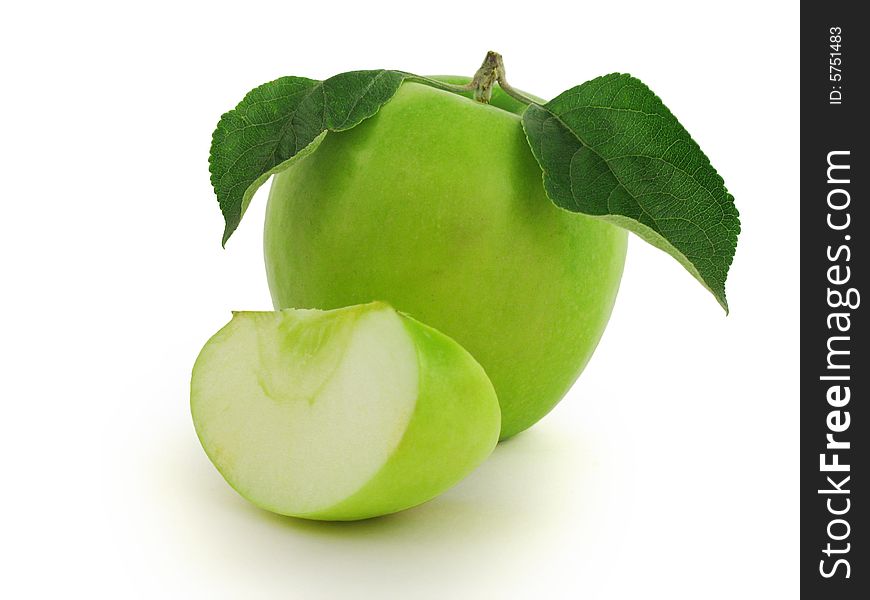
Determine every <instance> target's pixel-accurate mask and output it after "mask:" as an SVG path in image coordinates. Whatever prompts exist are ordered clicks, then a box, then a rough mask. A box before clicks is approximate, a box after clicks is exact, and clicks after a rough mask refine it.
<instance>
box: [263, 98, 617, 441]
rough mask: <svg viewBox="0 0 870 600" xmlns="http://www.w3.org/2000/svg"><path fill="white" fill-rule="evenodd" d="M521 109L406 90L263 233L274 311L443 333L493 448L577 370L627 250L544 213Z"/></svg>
mask: <svg viewBox="0 0 870 600" xmlns="http://www.w3.org/2000/svg"><path fill="white" fill-rule="evenodd" d="M499 104H501V105H502V107H500V106H498V105H499ZM518 106H519V104H518V103H516V102H515V101H513V100H511V99H510V98H505V97H504V96H502V95H495V96H494V97H493V104H492V105H484V104H480V103H477V102H474V101H472V100H470V99H468V98H465V97H462V96H459V95H456V94H453V93H450V92H445V91H441V90H438V89H434V88H432V87H428V86H425V85H420V84H416V83H404V84H403V85H402V86H401V88H400V89H399V91H398V92H397V93H396V95H395V96H394V97H393V99H392V100H390V101H389V102H388V103H387V104H386V105H384V106H383V107H382V108H381V110H380V112H379V113H378V114H376V115H375V116H374V117H372V118H370V119H368V120H366V121H364V122H362V123H361V124H360V125H358V126H357V127H355V128H353V129H351V130H349V131H344V132H340V133H330V134H328V135H327V136H326V138H325V140H324V141H323V143H322V144H321V145H320V147H319V148H318V149H317V150H316V151H315V152H314V153H312V154H311V155H309V156H307V157H305V158H303V159H301V160H300V161H298V162H297V163H296V164H294V165H292V166H291V167H290V168H289V169H287V170H286V171H284V172H282V173H280V174H278V175H277V176H276V177H275V179H274V181H273V183H272V188H271V193H270V196H269V204H268V208H267V214H266V224H265V258H266V269H267V275H268V281H269V287H270V290H271V293H272V299H273V302H274V304H275V306H276V307H277V308H284V307H294V308H322V309H332V308H337V307H341V306H349V305H354V304H360V303H365V302H370V301H373V300H383V301H386V302H389V303H390V304H392V305H393V306H395V307H396V308H397V309H398V310H401V311H403V312H406V313H408V314H409V315H411V316H413V317H414V318H416V319H419V320H420V321H422V322H423V323H426V324H427V325H430V326H432V327H434V328H436V329H438V330H439V331H441V332H443V333H445V334H446V335H448V336H450V337H451V338H453V339H455V340H456V341H457V342H459V343H460V344H461V345H462V346H463V347H464V348H465V349H466V350H468V351H469V352H470V353H471V355H472V356H474V357H475V358H476V359H477V360H478V362H480V364H481V365H482V366H483V368H484V369H485V370H486V373H487V374H488V375H489V377H490V379H491V380H492V382H493V385H494V386H495V390H496V392H497V394H498V400H499V403H500V405H501V411H502V429H501V437H502V439H503V438H506V437H509V436H511V435H513V434H515V433H517V432H520V431H522V430H524V429H526V428H527V427H529V426H531V425H532V424H534V423H535V422H536V421H538V420H539V419H540V418H541V417H543V416H544V415H545V414H546V413H547V412H549V411H550V410H551V409H552V408H553V406H555V405H556V403H557V402H558V401H559V400H560V399H561V398H562V396H563V395H564V394H565V393H566V392H567V391H568V389H569V388H570V387H571V385H572V384H573V382H574V381H575V380H576V378H577V377H578V376H579V374H580V372H581V371H582V370H583V368H584V366H585V365H586V363H587V361H588V360H589V358H590V356H591V355H592V352H593V351H594V349H595V347H596V345H597V344H598V341H599V339H600V337H601V334H602V333H603V331H604V328H605V326H606V324H607V320H608V318H609V316H610V313H611V310H612V307H613V303H614V300H615V297H616V293H617V289H618V287H619V280H620V277H621V275H622V267H623V263H624V259H625V250H626V232H625V231H624V230H622V229H619V228H617V227H614V226H612V225H610V224H607V223H604V222H603V221H600V220H596V219H594V218H590V217H586V216H583V215H579V214H574V213H569V212H567V211H564V210H562V209H560V208H557V207H556V206H554V205H553V203H552V202H551V201H550V200H549V199H548V198H547V197H546V195H545V192H544V188H543V183H542V173H541V168H540V166H538V164H537V162H536V161H535V159H534V157H533V156H532V153H531V150H530V148H529V145H528V142H527V140H526V138H525V135H524V133H523V130H522V124H521V120H520V117H519V115H518V114H516V113H515V112H512V110H515V109H516V108H517V107H518Z"/></svg>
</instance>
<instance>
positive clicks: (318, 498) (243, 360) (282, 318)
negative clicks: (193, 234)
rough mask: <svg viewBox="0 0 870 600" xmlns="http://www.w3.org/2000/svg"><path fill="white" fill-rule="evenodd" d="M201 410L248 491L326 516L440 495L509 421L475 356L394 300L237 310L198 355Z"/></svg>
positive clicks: (271, 506) (203, 428)
mask: <svg viewBox="0 0 870 600" xmlns="http://www.w3.org/2000/svg"><path fill="white" fill-rule="evenodd" d="M191 412H192V414H193V420H194V424H195V426H196V431H197V434H198V435H199V439H200V441H201V442H202V446H203V448H204V449H205V451H206V453H207V454H208V456H209V458H210V459H211V461H212V463H214V465H215V466H216V467H217V469H218V471H220V473H221V474H222V475H223V476H224V478H225V479H226V480H227V482H228V483H229V484H230V485H231V486H232V487H233V488H234V489H235V490H236V491H238V492H239V493H240V494H241V495H242V496H244V497H245V498H247V499H248V500H250V501H251V502H253V503H254V504H256V505H257V506H260V507H261V508H265V509H267V510H270V511H272V512H276V513H280V514H284V515H291V516H296V517H303V518H309V519H323V520H354V519H363V518H367V517H374V516H379V515H384V514H388V513H392V512H396V511H399V510H402V509H405V508H409V507H411V506H415V505H417V504H420V503H421V502H425V501H426V500H429V499H431V498H433V497H434V496H436V495H437V494H439V493H441V492H443V491H444V490H445V489H447V488H448V487H450V486H452V485H453V484H455V483H456V482H458V481H459V480H460V479H461V478H462V477H464V476H465V475H467V474H468V473H469V472H470V471H471V470H473V469H474V468H475V467H476V466H477V465H478V464H480V463H481V462H482V461H483V460H484V459H485V458H486V457H487V456H489V454H490V452H492V449H493V448H494V447H495V444H496V443H497V441H498V435H499V426H500V411H499V406H498V401H497V399H496V395H495V391H494V390H493V387H492V384H491V383H490V381H489V379H488V378H487V376H486V374H485V373H484V371H483V369H482V368H481V366H480V365H479V364H478V363H477V362H476V361H475V360H474V358H472V356H471V355H470V354H469V353H468V352H466V351H465V350H464V349H463V348H462V347H460V346H459V345H458V344H457V343H456V342H454V341H453V340H451V339H450V338H448V337H447V336H445V335H443V334H441V333H439V332H438V331H436V330H434V329H432V328H431V327H428V326H425V325H423V324H421V323H419V322H417V321H415V320H413V319H411V318H409V317H406V316H403V315H400V314H398V313H397V312H396V311H395V310H393V309H392V308H391V307H389V306H388V305H386V304H384V303H371V304H367V305H362V306H352V307H348V308H343V309H338V310H333V311H318V310H283V311H276V312H240V313H235V314H234V316H233V319H232V320H231V321H230V322H229V324H227V325H226V326H225V327H224V328H223V329H221V330H220V331H219V332H218V333H217V334H215V335H214V336H213V337H212V338H211V339H210V340H209V341H208V342H207V343H206V345H205V347H204V348H203V349H202V352H201V353H200V355H199V357H198V358H197V361H196V364H195V365H194V368H193V376H192V379H191Z"/></svg>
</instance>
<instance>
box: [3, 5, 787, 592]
mask: <svg viewBox="0 0 870 600" xmlns="http://www.w3.org/2000/svg"><path fill="white" fill-rule="evenodd" d="M23 6H25V3H20V4H19V7H17V8H11V9H10V8H9V7H6V8H3V9H2V15H0V50H2V53H0V56H2V57H3V58H2V64H3V67H2V71H0V72H2V78H3V87H4V88H5V91H4V92H3V95H2V96H0V106H2V115H3V125H2V129H0V153H2V156H0V159H2V161H0V165H2V170H0V173H2V179H0V181H2V220H0V225H2V232H0V261H2V263H0V264H2V282H3V283H2V288H3V291H2V295H0V304H2V313H0V314H2V330H0V352H2V379H0V402H2V413H0V456H2V479H0V486H2V495H0V503H2V510H0V544H2V550H3V553H4V556H3V557H2V563H3V568H2V570H3V572H4V575H3V576H2V578H0V596H3V597H5V598H29V597H34V598H40V597H42V598H59V597H65V598H69V597H77V596H79V597H88V598H121V597H125V598H138V597H142V598H209V599H219V598H245V599H247V598H302V599H319V598H327V599H331V598H461V599H462V598H584V599H592V598H604V599H606V598H617V599H621V598H630V599H634V598H668V599H675V598H678V599H682V598H686V599H694V598H705V599H708V598H735V597H741V598H792V597H796V596H797V588H798V579H797V562H798V533H799V532H798V496H797V494H798V490H797V486H798V421H799V417H798V388H797V373H798V364H799V363H798V335H799V332H798V310H799V296H798V281H799V278H798V240H799V238H798V224H799V215H798V183H797V181H798V179H797V177H798V48H797V42H798V14H797V5H796V4H794V3H787V2H757V1H756V2H745V3H742V2H731V3H728V4H727V5H720V4H713V3H699V2H685V3H677V2H661V1H658V2H638V3H629V2H621V3H616V2H597V3H581V2H576V1H572V2H563V3H555V2H534V3H527V2H526V3H513V4H512V3H506V2H501V3H493V2H468V1H463V2H446V1H439V2H434V3H419V4H418V3H415V2H407V1H406V2H401V3H395V4H394V5H386V4H378V3H370V2H354V3H345V4H341V3H337V2H326V1H324V2H305V3H301V2H300V3H295V2H290V1H287V0H284V1H283V2H275V3H269V4H266V3H263V4H258V3H255V2H233V3H217V2H215V3H208V4H206V3H202V4H201V5H195V4H194V3H191V4H190V5H189V6H185V5H184V4H182V3H179V2H165V3H164V2H151V3H144V4H141V5H140V6H138V7H137V6H134V5H133V4H132V3H105V4H103V5H98V4H96V3H92V2H84V3H73V2H69V3H61V2H57V3H27V4H26V8H21V7H23ZM488 49H494V50H498V51H500V52H501V53H502V54H503V55H504V57H505V61H506V65H507V72H508V76H509V80H510V81H511V82H512V83H513V84H514V85H516V86H518V87H521V88H523V89H526V90H529V91H531V92H533V93H535V94H537V95H540V96H543V97H552V96H554V95H556V94H558V93H559V92H561V91H562V90H564V89H567V88H568V87H571V86H573V85H575V84H578V83H582V82H583V81H585V80H587V79H590V78H592V77H594V76H597V75H600V74H604V73H608V72H612V71H624V72H630V73H632V74H633V75H635V76H638V77H640V78H641V79H643V80H644V81H645V82H647V83H648V84H649V85H650V86H651V87H652V88H653V89H654V90H655V91H656V92H657V93H658V94H659V95H660V96H661V97H662V99H663V100H664V101H665V103H666V104H667V106H668V107H669V108H670V109H671V110H672V111H673V112H674V114H676V115H677V116H678V117H679V119H680V121H681V122H682V123H683V124H684V125H685V126H686V128H687V129H688V130H689V132H690V133H692V135H693V136H694V137H695V139H696V140H697V141H698V142H699V144H700V145H701V147H702V148H704V150H705V151H706V153H707V154H708V155H709V156H710V158H711V160H712V162H713V165H714V166H715V167H716V168H717V169H718V170H719V172H720V173H721V174H722V176H723V177H724V178H725V181H726V183H727V185H728V187H729V189H730V191H731V192H732V193H733V194H734V196H735V198H736V201H737V205H738V208H739V209H740V213H741V220H742V223H743V231H742V234H741V236H740V243H739V246H738V250H737V255H736V258H735V261H734V265H733V268H732V271H731V275H730V277H729V280H728V295H729V300H730V304H731V308H732V312H731V315H730V316H728V317H725V315H724V314H723V312H722V311H721V309H720V308H719V307H718V305H717V304H716V302H715V301H714V299H713V298H712V296H710V295H709V294H708V293H707V292H706V291H705V290H704V289H702V288H701V286H700V285H698V284H697V283H696V282H695V281H694V280H693V279H692V277H691V276H689V275H688V274H687V273H686V272H685V271H684V270H683V269H682V267H680V266H679V265H678V264H677V263H676V262H675V261H674V260H673V259H671V258H670V257H668V256H666V255H665V254H664V253H662V252H659V251H657V250H655V249H653V248H651V247H649V246H647V245H645V244H644V243H643V242H641V241H639V240H637V239H636V238H632V240H631V243H630V247H629V256H628V262H627V265H626V270H625V275H624V278H623V283H622V289H621V291H620V295H619V299H618V301H617V304H616V308H615V310H614V313H613V317H612V319H611V323H610V326H609V328H608V330H607V332H606V334H605V336H604V339H603V341H602V343H601V345H600V347H599V349H598V351H597V353H596V355H595V357H594V358H593V360H592V362H591V363H590V364H589V366H588V368H587V370H586V372H585V373H584V375H583V376H582V377H581V379H580V381H579V382H578V383H577V385H576V386H575V387H574V388H573V390H572V391H571V393H570V394H569V396H568V397H567V398H566V399H565V400H564V401H563V402H562V403H561V404H560V405H559V406H558V407H557V409H556V410H554V411H553V412H552V413H551V414H550V415H549V416H548V417H547V418H545V419H544V420H543V421H542V422H541V423H540V424H538V425H537V426H536V427H535V428H534V429H532V430H530V431H528V432H527V433H525V434H523V435H521V436H519V437H517V438H515V439H514V440H511V441H510V442H508V443H505V444H503V445H501V446H499V447H498V448H497V449H496V451H495V453H494V455H493V456H492V458H491V459H490V460H489V461H488V462H487V463H485V464H484V465H483V466H482V467H481V468H480V469H478V470H477V471H476V472H475V473H473V474H472V475H471V476H470V477H469V478H468V479H467V480H465V481H464V482H462V483H461V484H460V485H459V486H457V487H456V488H454V489H452V490H450V491H449V492H447V493H446V494H444V495H443V496H441V497H439V498H437V499H435V500H433V501H432V502H430V503H428V504H426V505H424V506H421V507H419V508H417V509H413V510H409V511H406V512H405V513H402V514H398V515H395V516H391V517H387V518H383V519H376V520H371V521H366V522H360V523H356V524H328V523H327V524H323V523H310V522H300V521H296V520H292V519H287V518H279V517H275V516H271V515H269V514H267V513H265V512H262V511H260V510H257V509H255V508H253V507H251V506H250V505H248V504H247V503H246V502H245V501H244V500H242V499H241V498H240V497H238V496H237V495H236V494H235V493H234V492H233V491H232V490H231V489H230V488H229V487H228V486H227V485H226V484H225V483H224V482H223V480H222V479H221V478H220V476H219V475H218V473H217V472H216V471H215V470H214V469H213V468H212V466H211V464H210V463H209V462H208V460H207V458H206V457H205V454H204V453H203V452H202V450H201V448H200V447H199V444H198V442H197V439H196V436H195V435H194V431H193V427H192V424H191V420H190V416H189V411H188V404H187V403H188V398H187V394H188V389H187V386H188V379H189V372H190V367H191V365H192V363H193V360H194V358H195V357H196V355H197V352H198V351H199V349H200V347H201V345H202V344H203V343H204V341H205V340H206V339H207V338H208V337H209V336H210V335H211V333H213V332H214V331H215V330H216V329H218V328H219V327H220V326H222V325H223V324H224V323H225V322H226V321H227V320H228V318H229V311H230V310H231V309H269V308H270V301H269V295H268V290H267V287H266V282H265V276H264V269H263V263H262V256H261V241H262V237H261V236H262V219H263V209H264V205H265V200H266V198H265V189H264V190H262V191H261V193H260V194H259V195H258V196H257V197H256V198H255V200H254V202H253V204H252V208H251V210H250V211H249V212H248V214H247V215H246V217H245V220H244V222H243V223H242V225H241V227H240V229H239V230H238V232H237V233H236V235H235V236H234V237H233V239H232V240H231V241H230V243H229V244H228V248H227V250H222V249H221V247H220V235H221V232H222V226H223V224H222V219H221V215H220V212H219V210H218V206H217V203H216V201H215V198H214V196H213V192H212V189H211V186H210V184H209V176H208V165H207V155H208V148H209V143H210V138H211V132H212V129H213V127H214V125H215V124H216V122H217V119H218V117H219V116H220V115H221V113H222V112H224V111H226V110H228V109H230V108H231V107H233V106H234V105H235V104H236V102H237V101H238V100H239V99H240V98H241V97H242V96H243V95H244V93H245V92H247V91H248V90H249V89H250V88H252V87H254V86H256V85H258V84H260V83H262V82H265V81H268V80H271V79H274V78H276V77H278V76H281V75H289V74H294V75H306V76H309V77H315V78H325V77H328V76H330V75H333V74H336V73H339V72H343V71H349V70H353V69H362V68H380V67H385V68H398V69H403V70H408V71H413V72H418V73H456V74H469V75H470V74H471V73H473V71H474V70H475V68H476V67H477V66H478V64H479V62H480V60H481V59H482V58H483V55H484V53H485V51H486V50H488Z"/></svg>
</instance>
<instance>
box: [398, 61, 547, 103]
mask: <svg viewBox="0 0 870 600" xmlns="http://www.w3.org/2000/svg"><path fill="white" fill-rule="evenodd" d="M406 75H407V76H408V79H410V80H412V81H413V80H417V81H420V82H422V83H426V84H427V85H430V86H432V87H436V88H438V89H442V90H445V91H448V92H454V93H457V94H461V93H464V92H474V99H475V100H476V101H478V102H480V103H482V104H489V101H490V100H491V99H492V88H493V86H494V85H495V84H496V83H498V85H499V87H500V88H501V89H502V90H504V93H506V94H507V95H508V96H510V97H511V98H513V99H514V100H517V101H519V102H522V103H523V104H525V105H527V106H528V105H529V104H537V101H535V100H534V99H532V98H530V97H528V96H526V95H525V94H523V93H522V92H520V91H519V90H517V89H515V88H514V87H513V86H511V85H510V84H509V83H508V82H507V79H506V78H505V71H504V59H503V58H502V56H501V54H499V53H498V52H493V51H492V50H490V51H489V52H487V53H486V58H484V59H483V64H481V65H480V68H479V69H478V70H477V72H476V73H475V74H474V77H473V78H472V79H471V81H469V82H468V83H466V84H465V85H456V84H452V83H444V82H443V81H437V80H434V79H430V78H428V77H420V76H419V75H411V74H410V73H408V74H406Z"/></svg>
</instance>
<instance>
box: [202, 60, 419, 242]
mask: <svg viewBox="0 0 870 600" xmlns="http://www.w3.org/2000/svg"><path fill="white" fill-rule="evenodd" d="M405 77H406V74H405V73H401V72H398V71H387V70H383V69H381V70H376V71H351V72H349V73H342V74H340V75H336V76H335V77H330V78H329V79H327V80H325V81H316V80H314V79H306V78H304V77H282V78H280V79H276V80H275V81H272V82H269V83H266V84H263V85H261V86H259V87H257V88H254V89H253V90H252V91H251V92H249V93H248V95H247V96H245V98H244V99H243V100H242V101H241V102H240V103H239V105H238V106H236V108H235V109H233V110H231V111H230V112H228V113H226V114H224V115H223V116H222V117H221V119H220V122H219V123H218V126H217V129H215V132H214V134H213V135H212V143H211V155H210V157H209V170H210V171H211V183H212V186H213V187H214V190H215V193H216V194H217V197H218V203H219V204H220V208H221V212H222V213H223V215H224V221H225V223H226V226H225V228H224V235H223V244H224V245H225V244H226V242H227V240H228V239H229V237H230V236H231V235H232V233H233V231H235V230H236V228H237V227H238V226H239V222H240V221H241V219H242V215H244V213H245V210H246V209H247V208H248V204H249V203H250V201H251V197H252V196H253V195H254V192H256V191H257V188H259V187H260V186H261V185H262V184H263V183H264V182H265V181H266V180H267V179H268V178H269V177H271V176H272V175H274V174H275V173H278V172H280V171H283V170H284V169H286V168H287V167H289V166H290V165H291V164H292V163H293V162H294V161H296V160H298V159H300V158H302V157H303V156H305V155H307V154H309V153H311V152H313V151H314V150H315V149H316V148H317V146H318V145H319V144H320V142H321V141H322V140H323V138H324V137H325V136H326V133H327V132H328V131H343V130H345V129H350V128H352V127H354V126H355V125H357V124H359V123H360V122H361V121H363V120H364V119H367V118H369V117H371V116H372V115H374V114H375V113H377V112H378V110H380V108H381V106H383V105H384V104H385V103H386V102H387V101H389V100H390V98H392V97H393V95H394V94H395V93H396V90H398V89H399V86H400V85H401V83H402V81H403V80H404V79H405Z"/></svg>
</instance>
